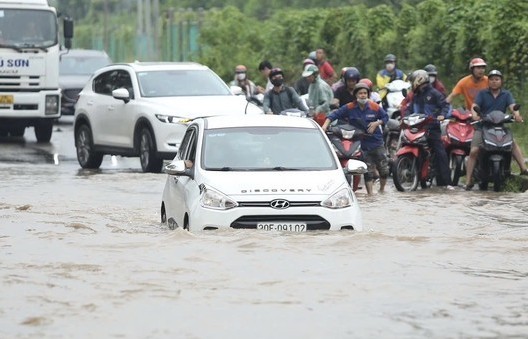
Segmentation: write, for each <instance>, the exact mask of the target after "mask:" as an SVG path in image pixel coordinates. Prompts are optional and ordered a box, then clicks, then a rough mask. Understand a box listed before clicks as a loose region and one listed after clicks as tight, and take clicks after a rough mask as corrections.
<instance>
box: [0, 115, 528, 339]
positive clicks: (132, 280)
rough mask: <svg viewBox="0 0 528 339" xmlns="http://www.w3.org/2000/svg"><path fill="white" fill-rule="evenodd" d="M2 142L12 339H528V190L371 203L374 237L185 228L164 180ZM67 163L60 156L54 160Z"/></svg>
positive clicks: (0, 228)
mask: <svg viewBox="0 0 528 339" xmlns="http://www.w3.org/2000/svg"><path fill="white" fill-rule="evenodd" d="M57 128H58V130H56V131H55V132H54V136H53V139H52V143H51V144H48V145H37V144H36V143H35V142H34V137H32V135H31V134H32V131H31V130H28V131H27V132H26V138H25V139H23V138H22V139H21V140H18V141H5V140H2V141H0V260H1V261H0V290H1V293H0V338H97V337H104V338H526V337H527V335H528V293H527V292H526V291H527V289H528V263H527V257H528V222H527V217H526V215H527V212H528V204H527V203H526V197H527V193H521V194H515V193H500V194H499V193H493V192H487V193H483V192H478V191H472V192H465V191H463V190H462V189H459V190H457V191H454V192H452V191H445V190H441V189H436V188H433V189H429V190H425V191H420V190H419V191H417V192H413V193H400V192H397V191H396V190H395V189H394V188H393V186H392V183H390V185H389V190H388V192H386V193H385V194H382V195H380V194H378V195H375V196H372V197H368V196H366V195H365V193H364V192H362V191H361V192H359V193H358V198H359V200H360V204H361V207H362V210H363V215H364V222H365V230H364V231H363V232H358V233H354V232H322V233H305V234H290V233H266V232H258V231H249V230H236V231H235V230H233V231H223V232H218V231H216V232H203V233H197V234H191V233H188V232H186V231H181V230H176V231H170V230H168V229H167V228H166V227H164V226H162V225H161V224H160V222H159V220H160V212H159V207H160V200H161V192H162V190H163V186H164V183H165V175H164V174H143V173H140V167H139V160H138V159H136V158H131V159H123V158H111V157H105V161H104V162H103V165H102V169H101V170H100V171H83V170H80V168H79V166H78V164H77V162H76V159H75V153H74V150H73V136H72V135H71V126H69V125H67V124H66V125H60V126H58V127H57ZM54 154H56V155H54Z"/></svg>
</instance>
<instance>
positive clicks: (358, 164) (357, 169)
mask: <svg viewBox="0 0 528 339" xmlns="http://www.w3.org/2000/svg"><path fill="white" fill-rule="evenodd" d="M346 171H347V172H348V173H351V174H365V173H367V164H365V163H364V162H363V161H360V160H356V159H350V160H348V162H347V166H346Z"/></svg>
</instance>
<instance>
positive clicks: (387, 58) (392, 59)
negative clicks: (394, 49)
mask: <svg viewBox="0 0 528 339" xmlns="http://www.w3.org/2000/svg"><path fill="white" fill-rule="evenodd" d="M383 61H384V62H385V63H387V62H396V55H394V54H387V55H386V56H385V59H384V60H383Z"/></svg>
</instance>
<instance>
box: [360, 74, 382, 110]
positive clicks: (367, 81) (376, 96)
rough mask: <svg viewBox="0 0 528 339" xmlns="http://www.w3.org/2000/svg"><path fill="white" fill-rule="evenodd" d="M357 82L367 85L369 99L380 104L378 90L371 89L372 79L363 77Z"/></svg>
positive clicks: (372, 85)
mask: <svg viewBox="0 0 528 339" xmlns="http://www.w3.org/2000/svg"><path fill="white" fill-rule="evenodd" d="M359 82H360V83H362V84H365V85H367V86H368V88H369V90H370V100H372V101H374V102H375V103H377V104H381V96H380V95H379V93H378V92H375V91H373V87H374V84H373V83H372V81H371V80H370V79H368V78H363V79H360V80H359Z"/></svg>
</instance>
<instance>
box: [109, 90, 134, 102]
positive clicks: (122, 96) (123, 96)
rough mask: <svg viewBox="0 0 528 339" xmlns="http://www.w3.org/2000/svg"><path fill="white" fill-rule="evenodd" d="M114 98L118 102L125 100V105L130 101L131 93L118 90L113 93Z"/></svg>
mask: <svg viewBox="0 0 528 339" xmlns="http://www.w3.org/2000/svg"><path fill="white" fill-rule="evenodd" d="M112 97H113V98H114V99H117V100H123V101H124V102H125V104H127V103H128V102H129V101H130V93H128V90H127V89H126V88H118V89H114V90H113V91H112Z"/></svg>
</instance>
